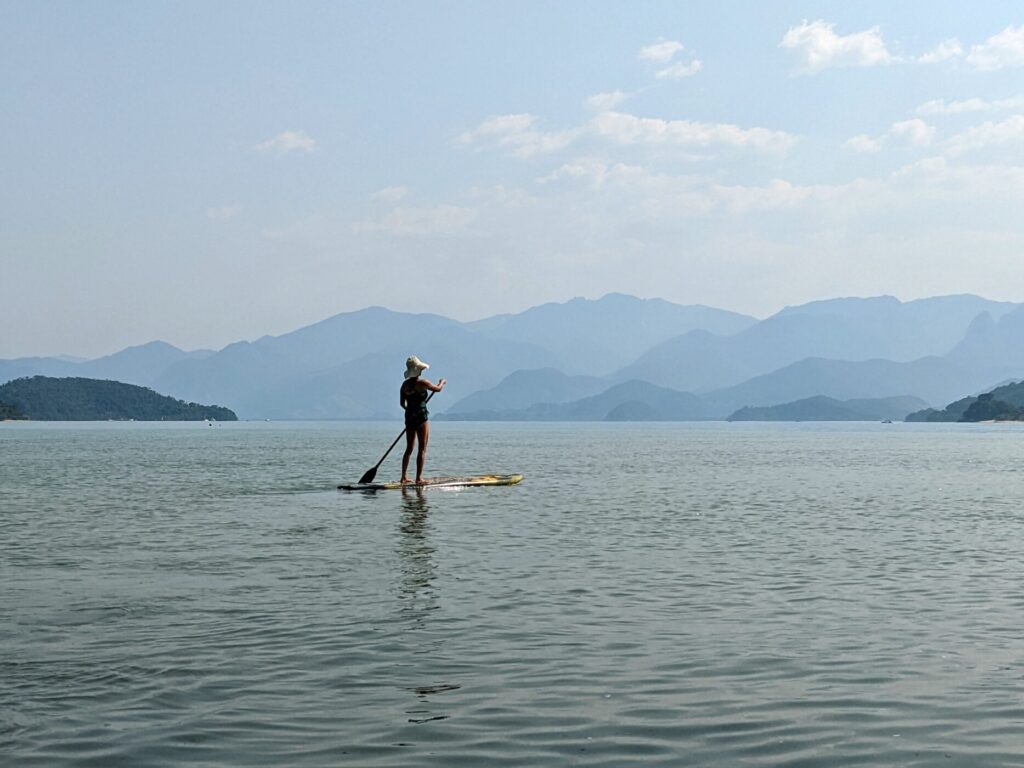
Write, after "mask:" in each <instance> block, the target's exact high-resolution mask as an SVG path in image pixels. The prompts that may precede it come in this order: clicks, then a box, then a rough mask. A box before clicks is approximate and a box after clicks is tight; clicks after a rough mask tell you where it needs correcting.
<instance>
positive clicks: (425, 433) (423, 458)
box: [416, 421, 430, 483]
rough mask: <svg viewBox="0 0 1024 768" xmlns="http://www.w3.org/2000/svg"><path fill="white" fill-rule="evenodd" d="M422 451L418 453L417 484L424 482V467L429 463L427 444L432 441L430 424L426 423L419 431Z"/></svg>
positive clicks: (421, 425)
mask: <svg viewBox="0 0 1024 768" xmlns="http://www.w3.org/2000/svg"><path fill="white" fill-rule="evenodd" d="M417 432H419V438H420V449H419V451H418V452H417V453H416V482H417V483H422V482H423V465H424V464H426V463H427V442H428V441H429V440H430V422H429V421H424V422H423V423H422V424H420V426H419V428H418V429H417Z"/></svg>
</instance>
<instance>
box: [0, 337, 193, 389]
mask: <svg viewBox="0 0 1024 768" xmlns="http://www.w3.org/2000/svg"><path fill="white" fill-rule="evenodd" d="M212 354H213V352H212V351H209V350H197V351H195V352H185V351H183V350H181V349H178V348H177V347H175V346H173V345H171V344H168V343H167V342H164V341H151V342H149V343H148V344H141V345H139V346H135V347H127V348H125V349H122V350H121V351H120V352H115V353H114V354H112V355H106V356H105V357H98V358H96V359H94V360H76V359H73V358H67V357H23V358H16V359H14V360H0V382H4V381H9V380H11V379H14V378H19V377H24V376H52V377H78V378H86V379H110V380H113V381H121V382H125V383H127V384H136V385H139V386H149V385H150V384H152V383H153V381H155V380H156V379H157V378H158V377H159V376H160V375H161V374H162V373H163V372H164V371H165V370H166V369H167V368H168V367H170V366H171V365H173V364H174V363H177V362H180V361H182V360H192V359H202V358H204V357H208V356H210V355H212Z"/></svg>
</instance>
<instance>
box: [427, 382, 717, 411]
mask: <svg viewBox="0 0 1024 768" xmlns="http://www.w3.org/2000/svg"><path fill="white" fill-rule="evenodd" d="M706 417H707V413H706V408H705V406H704V403H703V402H702V401H701V399H700V398H699V397H697V396H695V395H692V394H690V393H689V392H678V391H676V390H673V389H668V388H666V387H659V386H657V385H655V384H651V383H649V382H646V381H627V382H623V383H621V384H616V385H614V386H612V387H610V388H608V389H606V390H605V391H603V392H601V393H600V394H597V395H592V396H590V397H584V398H581V399H579V400H573V401H572V402H567V403H536V404H534V405H531V406H529V407H528V408H519V409H511V408H510V409H503V410H490V411H476V412H461V413H458V414H444V416H443V418H446V419H459V420H467V421H474V420H496V421H693V420H698V419H703V418H706Z"/></svg>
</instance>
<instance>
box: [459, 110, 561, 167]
mask: <svg viewBox="0 0 1024 768" xmlns="http://www.w3.org/2000/svg"><path fill="white" fill-rule="evenodd" d="M535 123H536V118H535V117H533V115H527V114H515V115H497V116H494V117H489V118H487V119H486V120H484V121H483V122H482V123H481V124H480V125H478V126H477V127H476V128H474V129H473V130H471V131H465V132H464V133H463V134H462V135H461V136H460V137H459V141H460V142H461V143H462V144H464V145H467V146H470V145H475V146H481V145H482V146H484V147H494V146H498V147H509V148H510V149H512V151H513V152H514V154H515V155H516V156H517V157H524V158H526V157H533V156H534V155H538V154H546V153H549V152H555V151H557V150H559V149H563V148H565V147H566V146H568V145H569V144H571V143H572V142H573V141H575V140H576V138H577V136H578V135H579V131H578V130H569V131H557V132H554V133H543V132H541V131H537V130H534V129H533V126H534V124H535Z"/></svg>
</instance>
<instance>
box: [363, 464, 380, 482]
mask: <svg viewBox="0 0 1024 768" xmlns="http://www.w3.org/2000/svg"><path fill="white" fill-rule="evenodd" d="M376 476H377V468H376V467H373V468H372V469H368V470H366V473H365V474H364V475H363V476H362V477H360V478H359V484H360V485H363V484H364V483H372V482H373V478H375V477H376Z"/></svg>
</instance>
